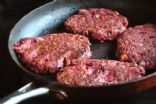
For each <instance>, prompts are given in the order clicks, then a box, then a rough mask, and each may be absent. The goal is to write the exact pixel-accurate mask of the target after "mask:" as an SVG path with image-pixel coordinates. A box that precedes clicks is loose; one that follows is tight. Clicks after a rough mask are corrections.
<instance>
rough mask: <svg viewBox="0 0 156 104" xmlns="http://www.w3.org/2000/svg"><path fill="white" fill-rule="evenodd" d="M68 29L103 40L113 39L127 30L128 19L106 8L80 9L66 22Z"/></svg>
mask: <svg viewBox="0 0 156 104" xmlns="http://www.w3.org/2000/svg"><path fill="white" fill-rule="evenodd" d="M64 25H65V27H66V29H67V30H69V31H70V32H73V33H79V34H82V35H86V36H88V37H91V38H93V39H95V40H99V41H101V42H103V41H105V40H113V39H115V38H116V37H117V36H118V35H119V34H120V33H122V32H123V31H124V30H126V27H127V25H128V20H127V18H126V17H124V16H122V15H120V14H119V13H118V12H117V11H113V10H110V9H104V8H90V9H80V10H79V11H78V13H77V14H75V15H73V16H71V17H69V18H68V19H67V21H65V23H64Z"/></svg>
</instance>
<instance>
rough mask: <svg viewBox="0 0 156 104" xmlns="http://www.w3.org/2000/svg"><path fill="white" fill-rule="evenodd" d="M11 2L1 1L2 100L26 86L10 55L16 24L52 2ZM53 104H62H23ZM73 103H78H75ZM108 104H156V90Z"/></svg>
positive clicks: (44, 102) (44, 99)
mask: <svg viewBox="0 0 156 104" xmlns="http://www.w3.org/2000/svg"><path fill="white" fill-rule="evenodd" d="M5 1H6V2H5ZM10 1H12V2H9V0H3V1H0V82H1V84H0V98H3V97H4V96H6V95H8V94H9V93H11V92H12V91H15V90H17V89H18V88H20V87H21V86H23V85H24V84H25V82H24V81H23V73H22V72H20V70H17V66H16V65H15V63H14V62H13V61H12V59H11V57H10V55H9V51H8V46H7V42H8V37H9V32H10V31H11V29H12V27H13V26H14V25H15V24H16V22H18V21H19V20H20V18H21V17H23V16H24V15H25V14H26V13H28V12H29V11H31V10H32V9H34V8H36V7H38V6H40V5H43V4H45V3H46V2H49V1H51V0H38V1H36V0H27V2H26V0H23V1H24V2H22V1H20V0H19V1H20V2H19V1H18V0H15V1H16V2H13V1H14V0H10ZM28 1H29V2H28ZM112 96H113V95H112ZM51 103H53V104H54V103H56V104H57V103H59V104H61V103H62V102H57V101H54V99H52V98H51V96H48V95H47V96H41V97H37V98H33V99H29V100H27V101H24V102H22V103H21V104H51ZM67 103H68V102H67ZM73 103H76V102H74V101H73ZM89 103H91V102H89ZM107 104H156V88H153V89H150V90H147V91H144V92H142V93H140V94H138V95H135V96H133V97H130V98H127V99H122V100H119V101H111V102H107Z"/></svg>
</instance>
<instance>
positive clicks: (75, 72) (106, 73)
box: [57, 59, 145, 86]
mask: <svg viewBox="0 0 156 104" xmlns="http://www.w3.org/2000/svg"><path fill="white" fill-rule="evenodd" d="M144 74H145V70H144V68H143V67H139V66H137V64H133V63H127V62H120V61H115V60H98V59H82V60H77V61H75V62H73V64H72V65H71V66H67V67H63V68H62V69H61V70H60V72H59V73H58V74H57V80H58V81H59V82H60V83H64V84H68V85H73V86H96V85H108V84H117V83H119V82H125V81H129V80H134V79H138V78H141V77H142V75H144Z"/></svg>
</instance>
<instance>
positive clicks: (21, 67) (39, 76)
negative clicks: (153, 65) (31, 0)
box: [8, 0, 156, 88]
mask: <svg viewBox="0 0 156 104" xmlns="http://www.w3.org/2000/svg"><path fill="white" fill-rule="evenodd" d="M56 1H59V0H53V1H51V2H49V3H46V4H44V5H42V6H39V7H37V8H36V9H33V10H32V11H30V12H29V13H27V14H26V15H24V16H23V17H22V18H21V19H20V20H19V21H18V22H17V23H16V24H15V25H14V27H13V28H12V29H11V32H10V35H9V39H8V49H9V54H10V56H11V58H12V59H13V61H14V63H15V64H16V65H17V66H18V67H19V68H20V69H22V70H23V71H25V72H24V73H27V74H29V75H31V76H32V77H35V78H38V79H39V80H40V79H41V80H42V81H46V82H48V83H53V84H56V85H60V86H63V87H71V88H95V87H96V88H99V87H113V86H120V85H126V84H131V83H137V82H139V81H143V80H145V79H148V78H151V77H153V76H156V72H153V73H152V74H149V75H145V76H143V77H141V78H139V79H135V80H130V81H123V82H118V83H117V84H108V85H97V86H72V85H67V84H63V83H60V82H58V81H51V80H50V79H48V78H45V77H44V76H42V75H39V74H37V73H34V72H31V71H28V70H29V69H27V68H26V67H23V66H22V65H20V64H19V63H18V62H16V60H15V58H13V56H12V52H11V51H12V49H11V46H10V44H9V43H10V39H11V37H12V35H11V34H13V32H14V30H15V29H16V27H17V25H18V24H20V23H22V21H23V20H24V19H25V17H27V16H29V15H31V14H33V13H34V12H35V11H36V10H40V9H42V8H44V7H46V6H48V5H52V4H54V3H55V2H56ZM11 45H13V44H11Z"/></svg>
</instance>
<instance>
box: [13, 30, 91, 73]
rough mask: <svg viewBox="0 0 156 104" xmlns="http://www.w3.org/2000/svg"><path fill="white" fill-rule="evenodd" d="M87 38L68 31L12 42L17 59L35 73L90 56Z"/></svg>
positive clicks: (48, 70) (54, 68)
mask: <svg viewBox="0 0 156 104" xmlns="http://www.w3.org/2000/svg"><path fill="white" fill-rule="evenodd" d="M89 45H90V43H89V40H88V38H86V37H84V36H82V35H77V34H68V33H58V34H49V35H44V36H40V37H36V38H24V39H21V40H20V41H19V42H17V43H16V44H14V50H15V51H16V53H17V55H18V57H19V59H20V60H21V61H22V62H23V63H25V64H26V66H27V67H29V68H30V69H32V70H33V71H35V72H36V73H45V72H51V73H53V72H55V70H56V68H59V67H63V66H64V64H68V63H69V62H70V61H71V60H72V59H81V58H90V57H91V51H90V47H89Z"/></svg>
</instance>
